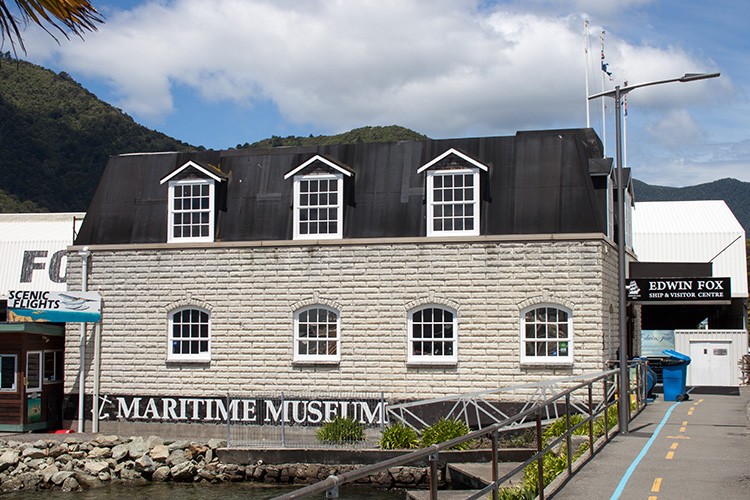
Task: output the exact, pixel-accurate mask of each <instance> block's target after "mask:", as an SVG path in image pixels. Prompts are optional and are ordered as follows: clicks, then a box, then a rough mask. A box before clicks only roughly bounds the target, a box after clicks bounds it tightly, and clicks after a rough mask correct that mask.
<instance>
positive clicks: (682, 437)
mask: <svg viewBox="0 0 750 500" xmlns="http://www.w3.org/2000/svg"><path fill="white" fill-rule="evenodd" d="M667 439H690V438H689V437H688V436H667Z"/></svg>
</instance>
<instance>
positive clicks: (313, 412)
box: [99, 395, 385, 425]
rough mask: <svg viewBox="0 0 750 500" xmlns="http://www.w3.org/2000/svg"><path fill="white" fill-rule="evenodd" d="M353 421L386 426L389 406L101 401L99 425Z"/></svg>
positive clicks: (375, 402) (274, 400)
mask: <svg viewBox="0 0 750 500" xmlns="http://www.w3.org/2000/svg"><path fill="white" fill-rule="evenodd" d="M337 417H342V418H346V417H350V418H353V419H354V420H356V421H358V422H360V423H362V424H365V425H379V424H381V423H384V422H385V420H384V419H385V402H384V401H382V400H380V399H377V398H373V399H358V400H335V399H302V398H281V397H268V398H264V397H260V398H227V397H214V398H211V397H208V398H194V397H161V396H159V397H156V396H109V395H108V396H101V397H100V398H99V420H100V421H106V420H119V421H123V420H124V421H130V422H153V423H156V422H180V423H212V424H217V423H226V422H227V421H229V422H236V423H242V424H247V425H278V424H281V423H282V422H283V423H285V424H298V425H315V424H320V423H323V422H328V421H331V420H333V419H335V418H337Z"/></svg>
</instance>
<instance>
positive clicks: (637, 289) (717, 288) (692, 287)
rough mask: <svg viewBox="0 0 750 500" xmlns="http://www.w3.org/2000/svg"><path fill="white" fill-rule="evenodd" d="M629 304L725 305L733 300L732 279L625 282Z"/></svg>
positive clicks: (639, 280)
mask: <svg viewBox="0 0 750 500" xmlns="http://www.w3.org/2000/svg"><path fill="white" fill-rule="evenodd" d="M625 288H626V293H627V297H628V300H629V301H631V302H671V303H676V302H724V303H728V302H729V301H731V300H732V285H731V278H633V279H629V280H627V283H626V287H625Z"/></svg>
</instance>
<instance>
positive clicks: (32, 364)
mask: <svg viewBox="0 0 750 500" xmlns="http://www.w3.org/2000/svg"><path fill="white" fill-rule="evenodd" d="M41 420H42V352H41V351H29V352H27V353H26V423H29V424H35V423H37V422H41Z"/></svg>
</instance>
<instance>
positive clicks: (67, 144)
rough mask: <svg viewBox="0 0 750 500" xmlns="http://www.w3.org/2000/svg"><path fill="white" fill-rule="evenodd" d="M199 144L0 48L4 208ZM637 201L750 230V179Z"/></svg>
mask: <svg viewBox="0 0 750 500" xmlns="http://www.w3.org/2000/svg"><path fill="white" fill-rule="evenodd" d="M427 138H428V137H426V136H424V135H422V134H420V133H418V132H414V131H413V130H410V129H408V128H404V127H400V126H397V125H392V126H388V127H361V128H356V129H354V130H350V131H349V132H344V133H343V134H338V135H330V136H322V135H319V136H313V135H310V136H308V137H294V136H290V137H276V136H273V137H271V138H269V139H264V140H262V141H259V142H256V143H253V144H248V143H245V144H238V145H237V148H251V147H252V148H258V147H261V148H267V147H282V146H314V145H325V144H342V143H357V142H390V141H406V140H423V139H427ZM192 149H202V148H200V147H199V148H195V147H194V146H191V145H189V144H186V143H184V142H182V141H179V140H177V139H173V138H171V137H168V136H166V135H164V134H162V133H160V132H156V131H154V130H150V129H148V128H146V127H143V126H142V125H139V124H138V123H136V122H135V121H133V119H132V118H130V117H129V116H128V115H126V114H125V113H123V112H122V111H121V110H119V109H117V108H114V107H112V106H110V105H109V104H107V103H105V102H103V101H101V100H99V99H97V97H96V96H95V95H94V94H92V93H91V92H89V91H88V90H86V89H84V88H83V87H82V86H81V85H80V84H79V83H77V82H76V81H74V80H73V79H72V78H71V77H70V76H69V75H67V74H66V73H60V74H57V73H54V72H53V71H50V70H48V69H45V68H42V67H41V66H37V65H35V64H31V63H28V62H25V61H18V60H15V59H12V58H11V57H10V54H9V53H5V54H3V53H0V212H40V211H50V212H62V211H85V210H86V209H87V208H88V204H89V200H90V199H91V197H92V195H93V193H94V189H95V188H96V184H97V182H98V181H99V177H100V175H101V172H102V170H103V169H104V166H105V164H106V163H107V158H108V157H109V156H111V155H116V154H122V153H133V152H151V151H188V150H192ZM635 199H636V201H662V200H663V201H667V200H724V201H726V203H727V205H729V207H730V208H731V209H732V211H733V212H734V214H735V216H736V217H737V219H738V220H739V221H740V223H741V224H742V226H743V227H744V228H745V232H747V233H748V234H750V183H747V182H740V181H738V180H735V179H722V180H719V181H716V182H711V183H708V184H701V185H698V186H691V187H684V188H672V187H662V186H651V185H648V184H645V183H643V182H640V181H638V180H636V181H635Z"/></svg>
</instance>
